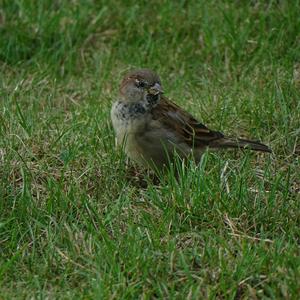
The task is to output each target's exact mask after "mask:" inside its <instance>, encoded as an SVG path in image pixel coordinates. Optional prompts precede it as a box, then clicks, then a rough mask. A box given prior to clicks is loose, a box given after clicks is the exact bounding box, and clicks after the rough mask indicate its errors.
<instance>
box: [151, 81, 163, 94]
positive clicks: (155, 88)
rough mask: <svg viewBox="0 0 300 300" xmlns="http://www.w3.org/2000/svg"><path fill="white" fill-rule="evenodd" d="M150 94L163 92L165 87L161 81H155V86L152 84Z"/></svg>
mask: <svg viewBox="0 0 300 300" xmlns="http://www.w3.org/2000/svg"><path fill="white" fill-rule="evenodd" d="M148 92H149V94H152V95H157V94H163V92H164V91H163V89H162V87H161V85H160V84H159V83H155V84H154V85H153V86H151V87H150V88H149V90H148Z"/></svg>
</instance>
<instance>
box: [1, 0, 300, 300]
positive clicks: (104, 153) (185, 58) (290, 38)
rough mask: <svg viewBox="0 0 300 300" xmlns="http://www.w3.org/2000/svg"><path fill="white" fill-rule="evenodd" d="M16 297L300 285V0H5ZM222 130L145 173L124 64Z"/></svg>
mask: <svg viewBox="0 0 300 300" xmlns="http://www.w3.org/2000/svg"><path fill="white" fill-rule="evenodd" d="M0 3H1V5H0V36H1V39H0V68H1V71H0V99H1V100H0V195H1V196H0V197H1V201H0V211H1V218H0V281H1V283H0V294H1V298H2V299H12V298H22V299H24V298H26V299H29V298H39V299H44V298H50V299H53V298H58V299H60V298H61V299H72V298H74V299H75V298H81V299H138V298H141V299H155V298H159V299H280V298H281V299H297V298H298V297H299V293H300V290H299V286H300V280H299V278H300V274H299V273H300V267H299V266H300V258H299V254H300V253H299V225H300V224H299V223H300V222H299V221H300V207H299V203H300V202H299V200H300V199H299V185H300V181H299V173H300V166H299V153H300V140H299V133H300V102H299V99H300V93H299V87H300V75H299V74H300V67H299V61H300V46H299V45H300V44H299V41H300V30H299V28H300V20H299V13H298V12H299V10H300V3H299V1H269V2H264V1H224V2H221V1H189V2H188V1H151V2H150V1H140V2H138V3H137V2H136V1H117V0H115V1H79V0H74V1H59V0H57V1H50V0H44V1H25V0H18V1H17V0H16V1H5V0H4V1H3V0H2V1H0ZM132 67H149V68H151V69H154V70H156V71H157V72H158V73H159V74H160V75H161V78H162V82H163V85H164V89H165V91H166V94H167V96H168V97H170V98H171V99H173V100H174V101H175V102H177V103H178V104H180V105H182V106H183V107H185V108H186V109H187V110H189V111H190V112H192V113H193V114H194V115H195V116H197V117H198V118H199V119H200V120H202V121H203V122H204V123H206V124H208V125H209V127H211V128H213V129H219V130H222V131H224V132H225V133H227V134H231V135H233V136H243V137H248V138H254V139H260V140H262V141H263V142H265V143H266V144H268V145H269V146H270V147H271V148H272V149H273V151H274V154H273V155H271V156H270V155H266V154H257V153H251V152H249V151H247V152H240V151H227V152H221V153H217V154H213V153H209V152H208V153H206V154H205V156H204V158H203V160H202V162H201V164H200V165H199V166H195V165H193V164H191V165H190V166H189V167H188V170H187V171H186V170H185V172H186V173H185V174H183V176H181V178H180V180H179V182H176V181H175V179H174V176H172V175H171V174H170V175H169V177H168V178H167V180H166V181H164V182H162V183H160V184H153V183H152V182H151V180H150V179H149V178H148V175H147V174H141V175H140V177H141V178H144V179H142V180H143V181H146V183H147V185H146V187H143V188H142V187H141V186H140V185H139V183H138V182H136V180H135V179H134V178H130V176H129V175H128V174H129V170H128V167H126V166H125V157H124V155H123V154H122V152H121V151H119V150H117V149H115V146H114V143H115V142H114V134H113V130H112V126H111V123H110V117H109V112H110V107H111V103H112V102H113V101H114V99H116V98H117V95H118V84H119V81H120V79H121V77H122V75H123V74H124V72H125V71H126V70H128V69H130V68H132Z"/></svg>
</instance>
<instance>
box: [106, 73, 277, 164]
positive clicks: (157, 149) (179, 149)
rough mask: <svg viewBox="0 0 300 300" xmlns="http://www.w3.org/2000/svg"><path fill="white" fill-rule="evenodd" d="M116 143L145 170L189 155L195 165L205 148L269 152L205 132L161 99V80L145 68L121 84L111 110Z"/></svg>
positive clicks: (257, 144) (261, 146) (247, 142)
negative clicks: (122, 145)
mask: <svg viewBox="0 0 300 300" xmlns="http://www.w3.org/2000/svg"><path fill="white" fill-rule="evenodd" d="M111 119H112V123H113V127H114V130H115V133H116V137H117V143H118V144H119V145H120V144H124V149H125V152H126V154H127V156H128V157H129V158H131V159H132V160H133V161H135V162H137V163H138V164H140V165H142V166H145V167H154V168H158V169H162V168H163V167H164V166H167V165H168V164H169V163H170V162H172V161H173V160H174V157H175V153H177V154H178V155H179V157H180V158H187V157H189V156H190V155H192V156H193V157H194V159H195V161H196V162H199V161H200V158H201V155H202V154H203V152H204V151H205V149H206V148H208V147H209V148H211V149H224V148H247V149H251V150H256V151H263V152H271V150H270V149H269V148H268V147H267V146H266V145H264V144H262V143H260V142H256V141H250V140H245V139H239V138H237V139H233V138H229V137H225V136H224V135H223V134H222V133H221V132H218V131H214V130H210V129H208V128H207V127H206V126H205V125H203V124H201V123H200V122H198V121H197V120H196V119H195V118H194V117H193V116H192V115H191V114H189V113H188V112H186V111H185V110H183V109H182V108H181V107H179V106H178V105H176V104H175V103H173V102H171V101H170V100H168V99H167V98H166V97H164V96H163V89H162V85H161V81H160V78H159V77H158V75H157V74H155V73H154V72H153V71H151V70H148V69H141V70H134V71H132V72H130V73H128V74H127V75H126V76H125V77H124V79H123V80H122V82H121V86H120V97H119V100H118V101H116V102H115V103H114V104H113V106H112V110H111Z"/></svg>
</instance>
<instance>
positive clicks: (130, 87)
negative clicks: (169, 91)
mask: <svg viewBox="0 0 300 300" xmlns="http://www.w3.org/2000/svg"><path fill="white" fill-rule="evenodd" d="M162 93H163V90H162V86H161V82H160V79H159V77H158V75H157V74H156V73H154V72H153V71H151V70H149V69H140V70H134V71H131V72H129V73H128V74H126V76H125V77H124V79H123V80H122V82H121V86H120V94H121V97H122V99H123V101H125V102H131V103H135V102H140V101H145V102H148V103H150V104H155V103H157V102H158V101H159V100H160V96H161V94H162Z"/></svg>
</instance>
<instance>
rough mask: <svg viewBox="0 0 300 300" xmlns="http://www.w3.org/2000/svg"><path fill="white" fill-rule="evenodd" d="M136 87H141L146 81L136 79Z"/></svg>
mask: <svg viewBox="0 0 300 300" xmlns="http://www.w3.org/2000/svg"><path fill="white" fill-rule="evenodd" d="M135 85H136V86H137V87H138V88H143V87H145V86H146V83H145V82H144V81H141V80H137V81H136V84H135Z"/></svg>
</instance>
